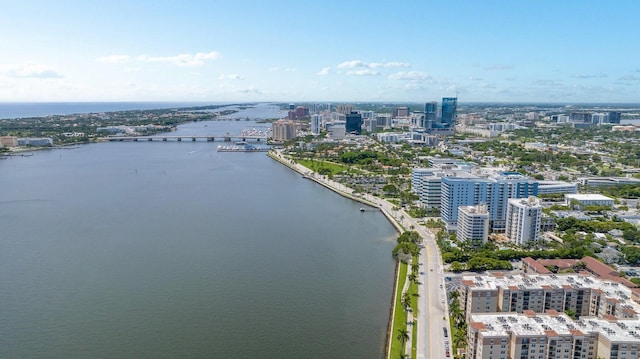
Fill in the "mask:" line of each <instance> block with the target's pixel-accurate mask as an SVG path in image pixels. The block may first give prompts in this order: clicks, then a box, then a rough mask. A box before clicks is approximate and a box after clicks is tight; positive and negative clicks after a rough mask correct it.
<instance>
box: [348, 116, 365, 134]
mask: <svg viewBox="0 0 640 359" xmlns="http://www.w3.org/2000/svg"><path fill="white" fill-rule="evenodd" d="M346 118H347V124H346V126H345V127H346V131H347V133H355V134H358V135H359V134H360V131H361V130H362V116H361V115H360V114H359V113H358V112H351V113H350V114H347V115H346Z"/></svg>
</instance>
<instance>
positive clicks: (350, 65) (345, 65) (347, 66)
mask: <svg viewBox="0 0 640 359" xmlns="http://www.w3.org/2000/svg"><path fill="white" fill-rule="evenodd" d="M354 67H367V65H366V64H365V63H364V62H362V61H360V60H351V61H345V62H342V63H340V64H338V68H339V69H352V68H354Z"/></svg>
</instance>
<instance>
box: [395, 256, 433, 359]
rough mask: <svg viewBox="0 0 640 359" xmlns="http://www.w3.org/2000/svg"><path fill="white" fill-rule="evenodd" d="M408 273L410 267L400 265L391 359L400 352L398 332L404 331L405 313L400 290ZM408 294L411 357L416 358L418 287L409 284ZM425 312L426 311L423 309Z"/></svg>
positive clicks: (398, 355) (400, 344)
mask: <svg viewBox="0 0 640 359" xmlns="http://www.w3.org/2000/svg"><path fill="white" fill-rule="evenodd" d="M418 261H419V257H418V256H414V257H413V263H418ZM409 271H410V266H409V265H408V264H406V263H400V268H398V283H397V287H396V293H397V294H396V301H395V304H394V305H395V308H394V318H393V328H392V330H393V331H392V333H391V334H392V337H391V358H392V359H393V358H399V357H400V353H401V351H402V342H401V341H400V340H398V331H399V330H401V329H406V328H407V325H406V321H405V320H406V313H405V311H404V307H403V306H402V303H401V302H402V288H403V287H404V284H405V283H406V281H407V280H408V279H407V273H408V272H409ZM409 294H410V295H411V310H412V311H413V315H414V317H413V318H414V324H413V329H412V332H411V357H412V358H416V344H417V343H418V324H416V323H415V320H416V319H417V316H418V285H417V284H416V283H415V282H411V283H409ZM425 310H426V309H425Z"/></svg>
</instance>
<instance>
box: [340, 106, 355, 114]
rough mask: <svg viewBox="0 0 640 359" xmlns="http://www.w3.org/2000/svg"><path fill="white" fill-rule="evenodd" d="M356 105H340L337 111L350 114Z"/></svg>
mask: <svg viewBox="0 0 640 359" xmlns="http://www.w3.org/2000/svg"><path fill="white" fill-rule="evenodd" d="M355 109H356V108H355V107H354V106H353V105H338V107H337V108H336V112H337V113H341V114H343V115H348V114H350V113H351V112H353V111H355Z"/></svg>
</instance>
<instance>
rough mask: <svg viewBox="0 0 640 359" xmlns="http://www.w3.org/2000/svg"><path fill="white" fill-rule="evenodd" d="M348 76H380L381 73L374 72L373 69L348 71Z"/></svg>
mask: <svg viewBox="0 0 640 359" xmlns="http://www.w3.org/2000/svg"><path fill="white" fill-rule="evenodd" d="M347 75H349V76H379V75H380V73H379V72H378V71H374V70H371V69H360V70H351V71H347Z"/></svg>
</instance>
